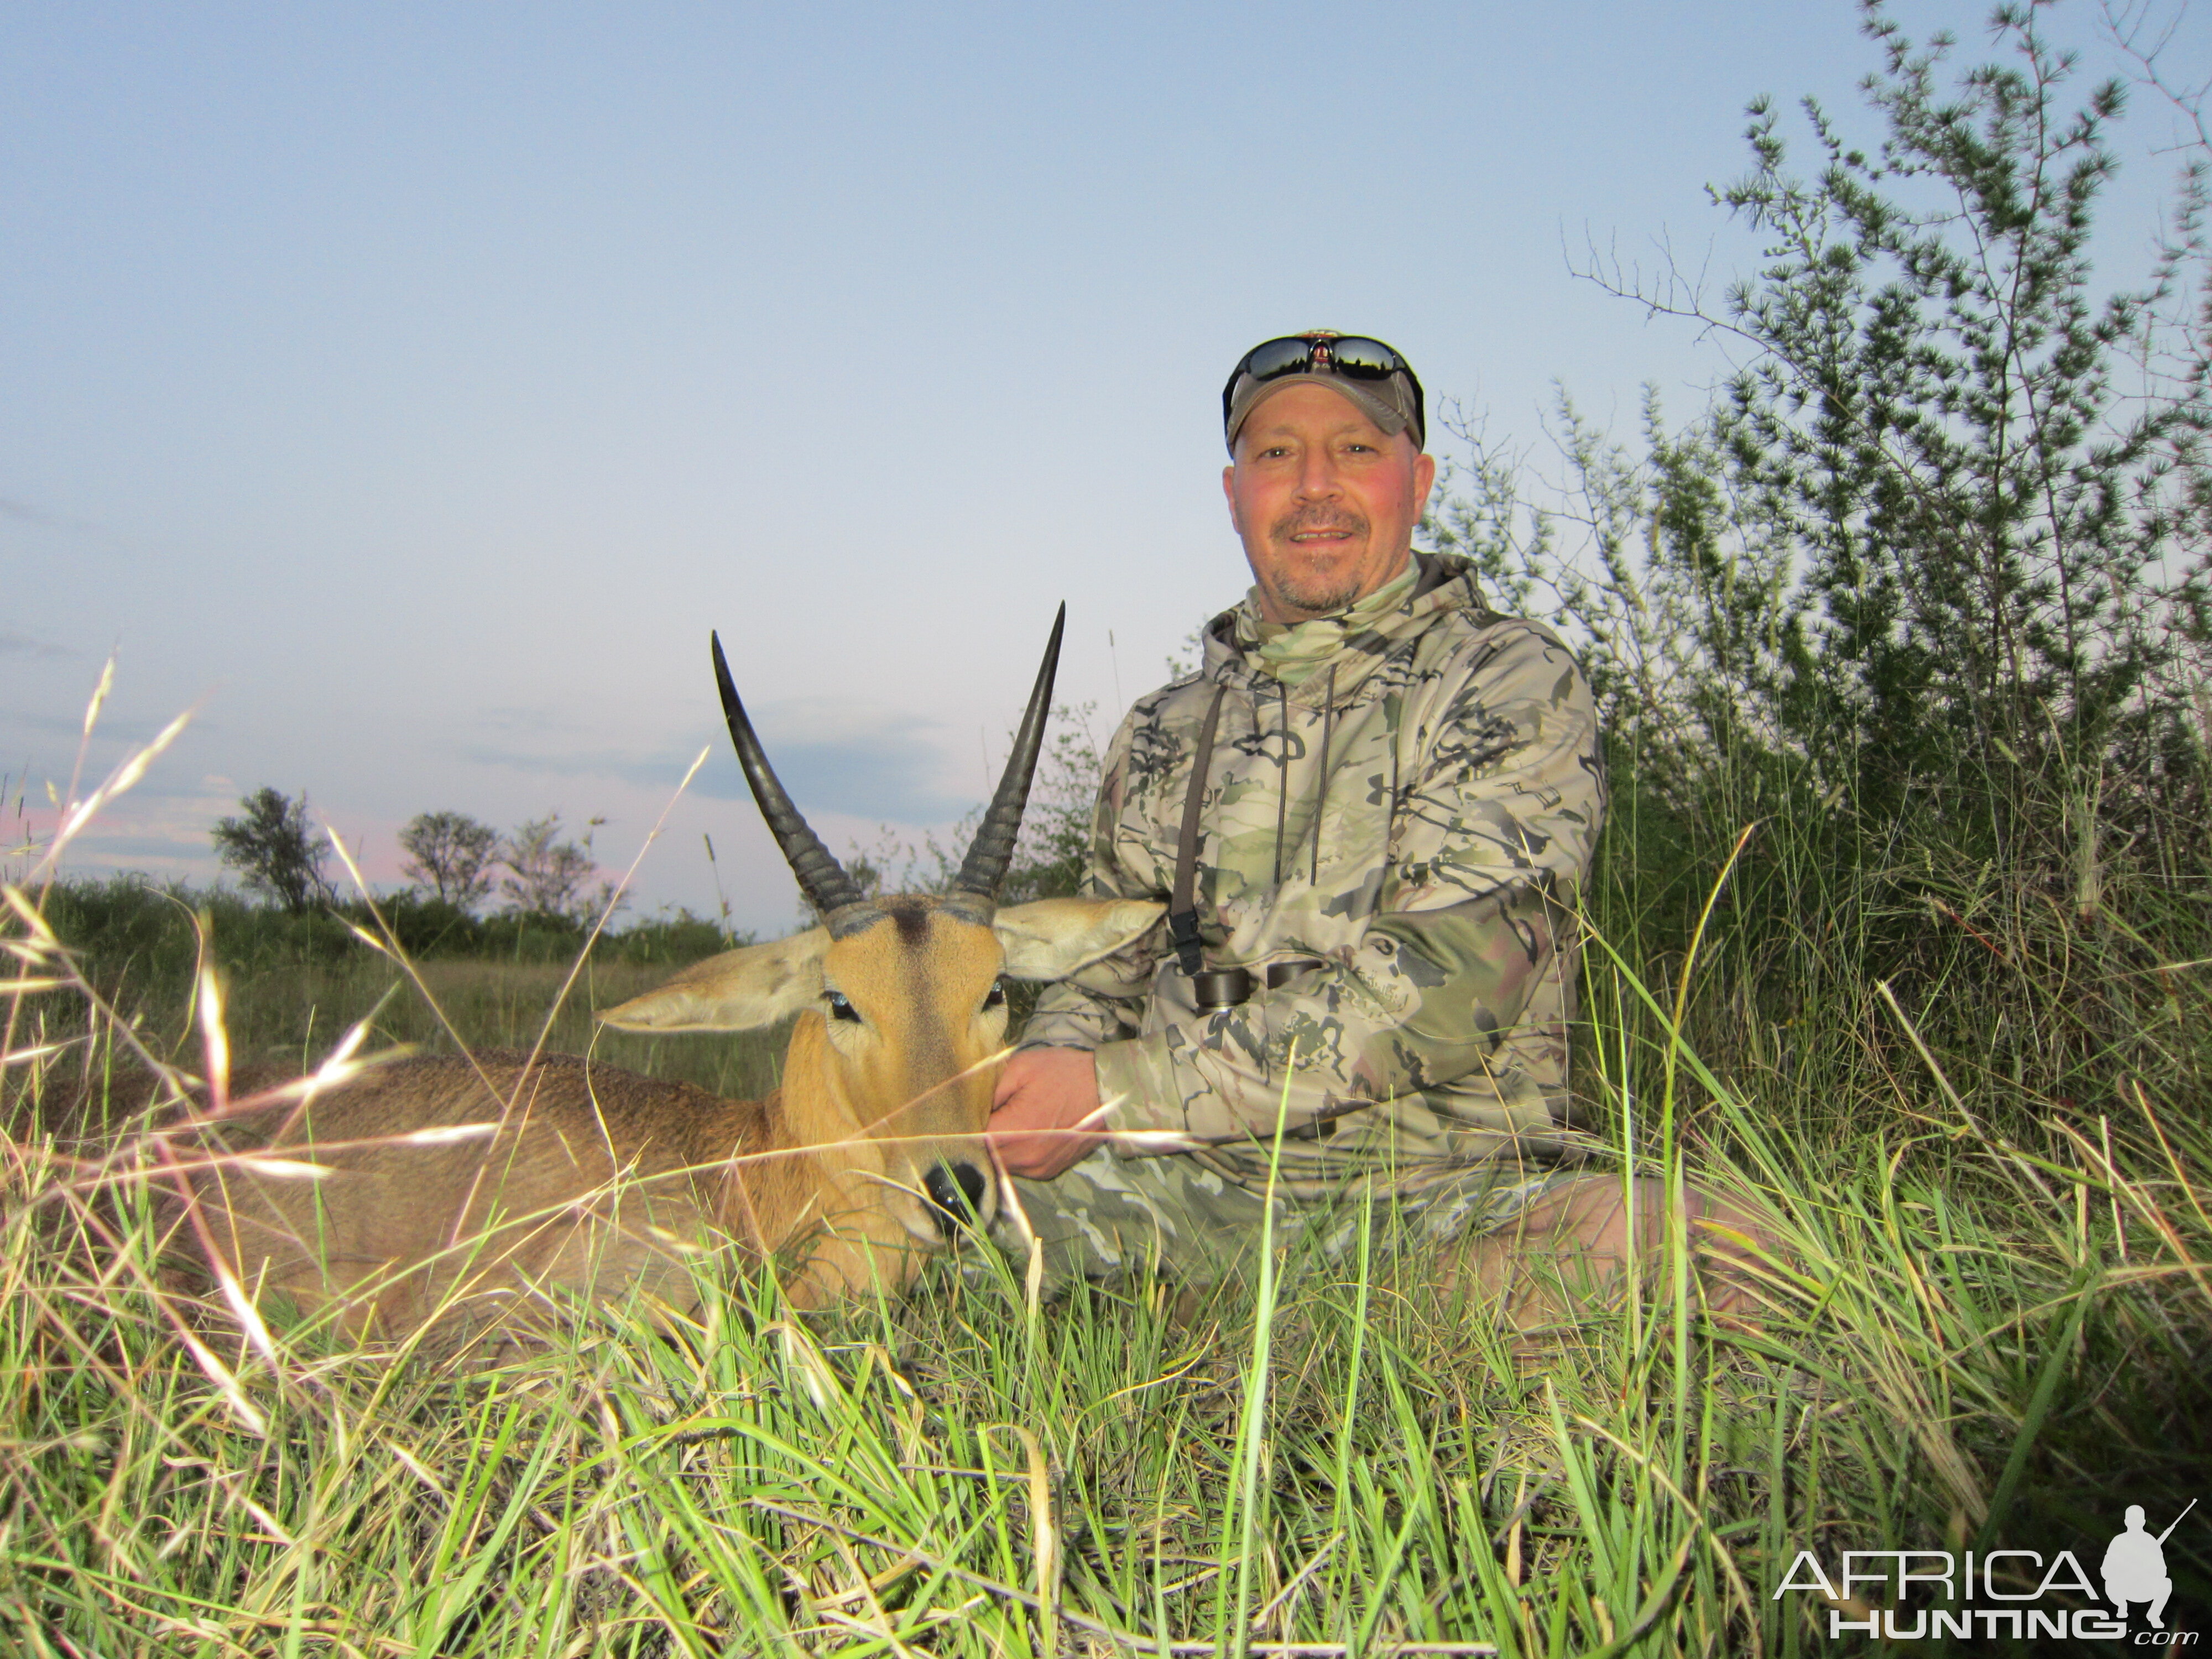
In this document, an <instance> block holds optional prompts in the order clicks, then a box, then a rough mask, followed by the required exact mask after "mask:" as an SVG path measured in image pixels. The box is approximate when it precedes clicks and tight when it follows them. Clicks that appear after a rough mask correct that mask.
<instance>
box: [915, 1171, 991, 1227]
mask: <svg viewBox="0 0 2212 1659" xmlns="http://www.w3.org/2000/svg"><path fill="white" fill-rule="evenodd" d="M921 1186H922V1190H923V1191H924V1192H927V1194H929V1201H930V1202H931V1203H933V1204H934V1205H935V1206H937V1207H938V1208H939V1210H940V1211H941V1212H944V1214H945V1218H946V1219H948V1220H951V1221H973V1220H975V1218H976V1217H977V1216H979V1215H981V1214H982V1213H983V1172H982V1171H981V1170H979V1169H977V1168H976V1167H975V1165H974V1164H964V1163H963V1164H936V1165H934V1166H933V1168H932V1169H931V1170H930V1172H929V1173H928V1174H927V1175H926V1176H923V1177H922V1181H921Z"/></svg>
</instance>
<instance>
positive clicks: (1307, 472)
mask: <svg viewBox="0 0 2212 1659" xmlns="http://www.w3.org/2000/svg"><path fill="white" fill-rule="evenodd" d="M1298 494H1299V495H1302V496H1304V497H1307V498H1310V499H1313V500H1320V499H1322V498H1324V497H1327V496H1330V495H1335V494H1336V458H1335V457H1334V456H1333V455H1331V454H1330V453H1328V451H1327V450H1309V451H1308V452H1307V453H1306V456H1305V459H1304V460H1303V461H1301V462H1300V463H1299V465H1298Z"/></svg>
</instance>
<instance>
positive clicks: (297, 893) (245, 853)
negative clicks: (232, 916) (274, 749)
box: [214, 785, 337, 914]
mask: <svg viewBox="0 0 2212 1659" xmlns="http://www.w3.org/2000/svg"><path fill="white" fill-rule="evenodd" d="M238 804H239V805H240V806H241V807H243V808H245V811H244V812H243V813H242V814H241V815H240V816H239V817H234V818H224V819H222V821H220V822H219V823H216V827H215V832H214V833H215V850H216V857H217V858H219V859H221V860H222V861H223V862H224V863H225V864H227V865H228V866H230V867H231V868H232V869H234V870H235V871H237V872H239V875H240V877H241V878H243V879H244V880H245V883H246V890H247V891H248V892H251V893H258V894H261V895H262V896H264V897H266V898H271V899H274V900H276V902H277V903H279V904H281V905H283V907H284V908H286V909H287V910H290V911H293V912H294V913H295V914H296V913H298V912H301V911H305V910H309V909H312V908H314V907H315V906H316V905H317V904H319V903H320V904H326V903H328V902H331V900H332V899H333V898H335V897H336V896H337V895H336V894H335V893H333V892H332V891H331V884H330V878H328V877H327V876H325V874H324V873H323V861H324V860H325V859H327V858H328V857H329V856H330V848H328V847H327V846H325V844H324V843H323V842H319V841H318V840H317V839H316V838H315V836H314V835H313V832H312V831H311V830H310V829H308V828H307V794H306V793H305V792H304V791H303V792H301V796H300V799H298V800H296V801H295V800H292V799H289V798H288V797H287V796H285V795H284V794H283V793H282V792H281V791H279V790H276V789H271V788H269V787H267V786H265V785H264V787H261V788H259V789H257V790H255V791H254V792H253V793H252V794H250V795H247V796H246V797H244V798H243V799H240V802H239V803H238Z"/></svg>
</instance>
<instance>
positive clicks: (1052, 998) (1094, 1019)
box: [1023, 554, 1605, 1195]
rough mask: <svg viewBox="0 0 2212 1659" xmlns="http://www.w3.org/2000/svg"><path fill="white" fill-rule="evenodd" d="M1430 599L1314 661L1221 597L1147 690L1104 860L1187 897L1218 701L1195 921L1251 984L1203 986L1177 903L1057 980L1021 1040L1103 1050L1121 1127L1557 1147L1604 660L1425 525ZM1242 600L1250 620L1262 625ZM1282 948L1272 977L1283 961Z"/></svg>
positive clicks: (1364, 1167) (1124, 735)
mask: <svg viewBox="0 0 2212 1659" xmlns="http://www.w3.org/2000/svg"><path fill="white" fill-rule="evenodd" d="M1416 558H1417V559H1418V561H1419V578H1418V580H1416V581H1415V583H1414V584H1413V590H1412V592H1410V593H1409V595H1408V597H1407V599H1406V600H1405V601H1404V602H1403V603H1402V604H1401V605H1399V606H1397V608H1396V609H1395V610H1394V611H1390V612H1389V613H1388V614H1387V615H1385V616H1383V617H1382V618H1380V619H1379V620H1377V621H1375V622H1373V623H1370V624H1369V625H1368V626H1367V627H1366V628H1365V629H1363V630H1359V631H1355V632H1352V633H1351V634H1350V635H1349V636H1348V637H1346V639H1345V640H1344V641H1343V642H1342V644H1341V645H1340V647H1339V648H1338V649H1337V650H1336V652H1335V653H1334V655H1331V656H1328V657H1327V658H1326V659H1323V660H1322V662H1320V663H1319V664H1318V665H1306V664H1304V663H1302V664H1301V665H1300V676H1299V679H1298V683H1297V684H1295V685H1289V684H1284V683H1283V682H1282V681H1280V680H1279V679H1276V678H1272V677H1270V676H1269V675H1267V673H1265V672H1264V671H1261V669H1260V668H1259V666H1258V653H1257V652H1256V650H1255V649H1253V648H1251V647H1250V646H1249V645H1248V644H1243V643H1240V642H1239V636H1240V632H1241V634H1242V635H1243V639H1244V640H1245V641H1252V640H1253V639H1254V638H1255V635H1256V633H1257V629H1256V628H1255V622H1256V617H1255V615H1254V614H1253V611H1252V601H1251V600H1250V599H1247V600H1246V602H1245V605H1243V607H1240V609H1239V610H1237V611H1226V612H1225V613H1223V614H1222V615H1221V616H1218V617H1215V618H1214V619H1213V620H1212V623H1208V624H1207V626H1206V635H1205V647H1206V653H1205V662H1204V665H1203V666H1202V667H1201V668H1200V671H1199V672H1198V673H1197V674H1196V675H1194V676H1193V677H1192V678H1188V679H1183V680H1178V681H1176V683H1175V684H1171V685H1169V686H1166V687H1164V688H1163V689H1162V690H1158V691H1156V692H1154V693H1152V695H1151V696H1146V697H1144V698H1141V699H1139V702H1137V704H1136V706H1135V707H1134V708H1132V709H1131V710H1130V711H1129V715H1128V718H1127V720H1124V721H1123V722H1122V724H1121V730H1120V731H1119V732H1116V733H1115V738H1114V741H1113V744H1112V746H1111V747H1110V748H1109V750H1108V753H1107V757H1106V765H1105V774H1104V777H1103V781H1102V783H1101V786H1100V790H1099V799H1098V806H1097V816H1096V817H1095V819H1094V821H1093V824H1092V832H1091V856H1090V872H1089V885H1090V890H1091V891H1092V892H1094V893H1097V894H1101V895H1110V896H1119V897H1128V898H1137V897H1143V898H1155V899H1165V898H1167V897H1168V896H1169V893H1170V887H1171V886H1172V884H1173V882H1174V879H1175V861H1176V836H1177V831H1178V830H1179V829H1180V828H1181V825H1182V815H1183V804H1184V798H1185V795H1186V793H1187V791H1188V788H1189V786H1190V780H1191V774H1192V771H1193V769H1194V766H1195V763H1196V760H1197V750H1198V746H1199V733H1200V727H1201V726H1203V724H1204V722H1205V720H1206V710H1207V708H1208V706H1209V705H1210V704H1211V703H1212V700H1213V696H1214V692H1215V690H1216V689H1217V688H1220V687H1225V688H1226V691H1225V696H1224V698H1223V702H1222V708H1221V714H1220V720H1219V725H1218V729H1217V732H1216V734H1215V738H1214V744H1213V752H1212V763H1211V764H1210V766H1209V767H1208V769H1207V776H1206V782H1205V787H1204V794H1203V798H1202V816H1201V819H1200V823H1201V825H1202V831H1201V839H1200V843H1199V848H1198V860H1197V863H1198V876H1199V883H1198V897H1197V908H1198V915H1199V927H1200V937H1201V939H1202V941H1203V943H1204V946H1205V952H1206V965H1207V966H1208V967H1209V968H1224V967H1230V966H1243V967H1246V968H1249V969H1251V970H1252V972H1253V974H1254V975H1255V981H1256V983H1255V990H1254V993H1253V995H1252V997H1251V999H1250V1000H1249V1001H1247V1002H1245V1003H1243V1004H1242V1005H1240V1006H1237V1007H1233V1008H1227V1009H1222V1010H1218V1011H1214V1012H1206V1011H1202V1010H1200V1008H1199V1007H1198V1006H1197V1003H1196V1000H1195V998H1194V995H1193V987H1192V984H1191V981H1190V980H1189V979H1188V976H1187V975H1185V974H1184V973H1183V971H1182V966H1181V965H1180V963H1178V962H1177V960H1176V955H1175V952H1174V951H1173V949H1172V947H1171V945H1170V943H1169V941H1168V939H1167V935H1166V929H1165V927H1164V925H1163V926H1162V927H1158V928H1156V929H1155V930H1154V931H1153V932H1152V933H1150V934H1148V935H1147V936H1146V938H1145V939H1141V940H1139V942H1138V943H1137V944H1136V945H1133V946H1131V947H1130V948H1129V949H1127V950H1126V951H1122V952H1121V953H1120V954H1118V955H1117V956H1115V957H1109V958H1108V959H1107V960H1106V961H1105V962H1103V963H1099V964H1097V966H1095V967H1093V968H1091V969H1086V970H1085V971H1084V973H1082V974H1081V975H1079V976H1078V978H1076V979H1074V980H1071V981H1063V982H1061V983H1060V984H1057V985H1054V986H1053V987H1050V988H1049V989H1048V990H1047V991H1046V992H1045V994H1044V995H1043V998H1042V1000H1041V1001H1040V1002H1039V1004H1038V1006H1037V1010H1036V1014H1035V1016H1034V1017H1033V1018H1031V1019H1030V1024H1029V1027H1028V1030H1027V1031H1026V1033H1025V1034H1024V1037H1023V1046H1024V1047H1026V1048H1036V1047H1064V1048H1089V1049H1093V1050H1095V1051H1096V1052H1097V1061H1098V1081H1099V1086H1100V1090H1101V1092H1102V1093H1103V1095H1104V1097H1106V1099H1107V1100H1108V1101H1109V1103H1113V1104H1112V1105H1111V1109H1110V1113H1109V1126H1110V1127H1114V1128H1116V1129H1153V1130H1158V1129H1168V1130H1176V1131H1180V1132H1182V1133H1185V1134H1188V1135H1189V1136H1191V1137H1192V1138H1193V1139H1196V1140H1198V1141H1200V1142H1201V1143H1203V1150H1201V1151H1200V1152H1198V1153H1196V1154H1195V1156H1197V1157H1198V1158H1200V1159H1201V1160H1202V1161H1204V1162H1205V1163H1206V1164H1208V1165H1209V1166H1210V1167H1212V1168H1213V1169H1215V1170H1218V1172H1219V1173H1220V1174H1222V1175H1223V1176H1226V1177H1228V1178H1229V1179H1231V1180H1233V1181H1236V1182H1239V1183H1240V1184H1242V1185H1245V1186H1249V1187H1255V1188H1256V1187H1258V1186H1260V1185H1261V1184H1262V1183H1264V1182H1265V1181H1266V1179H1267V1165H1268V1154H1269V1143H1270V1141H1271V1140H1272V1139H1273V1134H1274V1131H1275V1127H1276V1121H1277V1117H1278V1114H1279V1113H1280V1114H1281V1115H1282V1121H1283V1123H1284V1125H1285V1130H1286V1134H1285V1141H1284V1146H1283V1161H1282V1167H1281V1182H1282V1184H1283V1186H1284V1187H1285V1188H1286V1189H1288V1190H1290V1191H1292V1192H1302V1193H1305V1194H1313V1195H1318V1194H1323V1193H1326V1192H1329V1191H1334V1190H1336V1189H1338V1188H1341V1187H1342V1186H1344V1185H1345V1183H1346V1182H1347V1181H1348V1180H1354V1179H1364V1180H1366V1181H1370V1182H1374V1183H1375V1184H1376V1185H1377V1186H1378V1188H1380V1189H1382V1190H1384V1191H1395V1192H1401V1193H1412V1192H1417V1191H1419V1190H1420V1189H1421V1188H1423V1187H1425V1186H1426V1185H1429V1184H1431V1182H1437V1181H1439V1180H1442V1179H1444V1178H1447V1177H1448V1176H1449V1175H1451V1174H1452V1172H1454V1171H1455V1170H1458V1169H1462V1168H1463V1167H1464V1166H1465V1165H1467V1164H1470V1163H1474V1162H1478V1161H1480V1160H1484V1159H1490V1158H1500V1157H1511V1156H1513V1155H1515V1154H1516V1153H1528V1154H1532V1155H1538V1156H1552V1155H1556V1154H1557V1153H1558V1152H1559V1151H1560V1150H1561V1148H1562V1146H1563V1144H1564V1142H1563V1139H1562V1138H1561V1136H1560V1135H1559V1133H1558V1132H1557V1126H1558V1125H1560V1124H1563V1123H1564V1122H1565V1117H1566V1079H1567V1055H1566V1025H1567V1022H1568V1020H1569V1018H1571V1012H1572V998H1573V994H1574V992H1573V987H1574V979H1575V972H1574V969H1575V960H1574V957H1575V935H1574V932H1573V928H1574V922H1573V919H1572V915H1571V910H1572V907H1573V904H1574V902H1575V896H1576V893H1577V888H1578V887H1579V884H1580V883H1581V881H1582V878H1583V875H1584V873H1585V872H1586V871H1587V870H1588V868H1589V859H1590V851H1591V847H1592V844H1593V842H1594V841H1595V837H1596V835H1597V831H1598V828H1599V826H1600V824H1601V822H1602V821H1603V817H1604V812H1605V787H1604V781H1603V774H1602V771H1601V767H1600V764H1599V758H1598V739H1597V722H1596V716H1595V708H1594V707H1593V704H1592V702H1591V697H1590V692H1589V685H1588V684H1587V683H1586V682H1585V681H1584V680H1583V677H1582V673H1581V671H1580V670H1579V669H1577V666H1576V665H1575V662H1574V659H1573V658H1572V657H1571V656H1570V655H1569V654H1568V652H1567V649H1566V647H1565V646H1564V645H1563V644H1561V643H1560V641H1559V638H1558V637H1557V636H1556V635H1553V633H1552V632H1551V630H1550V629H1547V628H1544V627H1542V626H1541V624H1539V623H1533V622H1527V621H1522V620H1519V619H1516V618H1510V617H1499V616H1498V615H1496V614H1494V613H1493V612H1492V611H1489V610H1488V609H1487V608H1486V607H1485V605H1483V603H1482V600H1481V598H1480V594H1479V593H1478V592H1477V590H1476V586H1475V583H1474V578H1473V576H1472V574H1470V572H1469V569H1468V565H1467V563H1466V562H1465V561H1464V560H1462V559H1458V558H1454V557H1449V556H1436V555H1430V554H1419V555H1416ZM1240 623H1241V629H1240ZM1276 963H1293V964H1297V963H1303V964H1304V965H1303V966H1298V967H1295V968H1293V969H1290V970H1288V977H1287V979H1286V980H1285V982H1284V983H1282V984H1281V985H1280V986H1279V987H1277V988H1273V989H1270V988H1268V987H1267V969H1268V967H1269V966H1271V965H1273V964H1276Z"/></svg>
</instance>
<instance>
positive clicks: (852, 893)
mask: <svg viewBox="0 0 2212 1659" xmlns="http://www.w3.org/2000/svg"><path fill="white" fill-rule="evenodd" d="M708 639H709V640H710V641H712V642H713V645H714V684H716V685H717V686H718V687H720V690H721V693H722V714H723V717H724V718H725V719H726V720H728V721H729V723H730V741H731V742H732V743H733V744H736V745H737V750H738V765H739V766H741V767H743V768H744V772H745V781H746V782H747V783H749V784H750V785H751V786H752V791H753V799H755V800H756V801H757V802H759V803H760V810H761V816H762V817H764V818H766V819H767V820H768V827H769V834H770V835H772V836H775V844H776V846H777V848H779V849H781V852H782V854H783V857H784V862H786V863H787V864H788V865H790V866H791V873H792V874H793V875H794V876H796V877H798V878H799V890H800V891H801V892H803V893H805V895H806V900H807V902H808V903H810V904H811V905H812V906H813V907H814V908H816V909H817V910H819V911H820V912H821V913H822V919H823V921H825V922H829V923H830V924H831V925H830V932H831V933H836V932H837V931H838V929H837V927H836V925H835V921H833V918H834V917H835V916H836V913H837V912H839V911H841V910H846V909H849V908H851V907H852V906H854V905H856V904H866V902H868V901H867V896H866V894H864V893H862V892H861V891H860V889H859V888H858V887H856V886H854V884H853V878H852V877H850V876H848V875H847V874H846V873H845V866H843V865H842V864H840V863H838V862H837V860H836V856H835V855H834V854H831V852H830V851H829V848H826V847H824V846H823V844H822V838H821V836H817V835H816V834H815V833H814V832H813V831H812V830H811V829H808V828H807V827H806V820H805V818H803V817H800V816H799V809H798V808H797V807H796V806H793V805H792V804H791V797H790V796H789V795H788V794H787V793H784V787H783V786H782V785H781V783H779V782H777V781H776V776H775V768H774V767H772V766H770V765H769V763H768V752H767V750H763V748H762V747H761V741H760V739H759V738H757V737H756V736H754V735H753V723H752V721H750V720H748V719H746V718H745V706H744V704H743V703H741V702H738V688H737V687H736V686H735V685H733V684H731V682H730V665H729V664H728V662H726V660H725V659H723V656H722V636H721V635H720V634H710V635H708Z"/></svg>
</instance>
